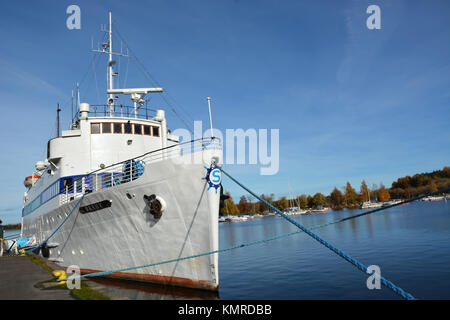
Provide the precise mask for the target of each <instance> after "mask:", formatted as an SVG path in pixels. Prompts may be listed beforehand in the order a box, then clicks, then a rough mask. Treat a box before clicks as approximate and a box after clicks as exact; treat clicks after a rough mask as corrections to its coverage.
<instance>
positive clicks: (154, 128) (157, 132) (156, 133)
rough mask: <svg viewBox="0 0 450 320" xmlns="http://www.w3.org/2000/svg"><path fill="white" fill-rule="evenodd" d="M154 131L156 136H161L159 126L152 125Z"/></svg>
mask: <svg viewBox="0 0 450 320" xmlns="http://www.w3.org/2000/svg"><path fill="white" fill-rule="evenodd" d="M152 133H153V136H154V137H159V127H152Z"/></svg>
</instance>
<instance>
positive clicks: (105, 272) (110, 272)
mask: <svg viewBox="0 0 450 320" xmlns="http://www.w3.org/2000/svg"><path fill="white" fill-rule="evenodd" d="M221 170H222V172H224V171H223V169H222V168H221ZM224 173H225V174H226V175H227V176H228V177H230V178H231V179H232V180H233V181H234V182H237V181H236V180H235V179H234V178H232V177H231V176H230V175H229V174H228V173H226V172H224ZM238 184H239V183H238ZM239 185H241V184H239ZM241 187H243V188H244V189H245V190H247V191H248V192H250V193H252V194H253V195H254V196H255V197H256V198H258V199H260V200H261V201H263V202H265V203H266V204H267V205H268V206H269V207H271V208H273V209H274V210H275V211H277V212H278V213H279V210H278V209H276V208H274V207H273V206H272V205H270V204H269V203H268V202H267V201H264V200H263V199H261V198H260V197H258V196H257V195H255V194H254V193H253V192H251V191H250V190H248V189H247V188H245V187H244V186H242V185H241ZM448 191H450V188H447V189H442V190H438V191H436V192H431V193H428V194H425V195H422V196H418V197H414V198H411V199H408V200H405V201H402V202H399V203H397V204H393V205H389V206H384V207H382V208H377V209H374V210H368V211H366V212H363V213H361V214H356V215H353V216H350V217H346V218H342V219H338V220H334V221H331V222H329V223H325V224H321V225H315V226H312V227H310V228H309V230H314V229H319V228H323V227H326V226H329V225H332V224H336V223H340V222H343V221H346V220H350V219H355V218H358V217H361V216H364V215H368V214H371V213H374V212H378V211H382V210H385V209H389V208H392V207H395V206H399V205H402V204H404V203H408V202H412V201H416V200H419V199H422V198H425V197H428V196H432V195H435V194H439V193H444V192H448ZM282 215H284V214H282ZM294 222H295V221H294ZM305 229H306V228H305ZM303 232H305V231H304V230H302V229H300V230H299V231H295V232H290V233H285V234H281V235H277V236H273V237H270V238H266V239H262V240H256V241H251V242H247V243H243V244H239V245H235V246H231V247H228V248H224V249H218V250H214V251H208V252H203V253H199V254H196V255H191V256H186V257H181V258H175V259H170V260H164V261H159V262H155V263H149V264H145V265H140V266H134V267H128V268H122V269H116V270H109V271H102V272H95V273H88V274H84V275H80V276H79V278H86V277H99V276H106V275H110V274H113V273H117V272H124V271H130V270H137V269H143V268H148V267H153V266H157V265H162V264H167V263H172V262H177V261H182V260H188V259H194V258H198V257H202V256H207V255H211V254H217V253H222V252H226V251H231V250H234V249H239V248H244V247H248V246H253V245H257V244H261V243H265V242H269V241H273V240H277V239H281V238H284V237H288V236H292V235H295V234H299V233H303ZM316 240H317V239H316ZM337 250H338V249H337ZM341 252H342V251H341ZM342 253H343V252H342ZM344 254H345V253H344ZM347 257H348V256H347ZM348 258H350V257H348ZM350 259H351V258H350ZM346 260H347V259H346ZM347 261H349V260H347ZM353 261H356V260H353ZM349 262H351V261H349ZM356 262H357V261H356ZM357 263H359V262H357ZM359 267H362V268H359V269H360V270H361V271H363V272H365V273H367V268H366V267H365V266H364V265H362V264H359ZM364 268H365V270H364ZM372 275H373V274H372ZM74 278H76V277H75V276H71V277H68V278H66V279H60V280H57V281H64V280H70V279H74ZM380 281H381V282H382V283H383V284H384V285H385V286H386V287H388V288H389V289H391V290H393V291H394V292H395V293H397V294H399V295H401V296H402V297H403V298H405V299H415V298H414V297H413V296H412V295H411V294H409V293H407V292H405V291H404V290H402V289H401V288H399V287H397V286H395V285H394V284H393V283H392V282H390V281H388V280H386V279H384V278H382V277H381V276H380Z"/></svg>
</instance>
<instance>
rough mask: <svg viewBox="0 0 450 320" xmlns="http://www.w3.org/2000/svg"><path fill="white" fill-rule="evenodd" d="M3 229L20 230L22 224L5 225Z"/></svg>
mask: <svg viewBox="0 0 450 320" xmlns="http://www.w3.org/2000/svg"><path fill="white" fill-rule="evenodd" d="M2 227H3V230H20V229H22V224H20V223H16V224H5V225H4V226H2Z"/></svg>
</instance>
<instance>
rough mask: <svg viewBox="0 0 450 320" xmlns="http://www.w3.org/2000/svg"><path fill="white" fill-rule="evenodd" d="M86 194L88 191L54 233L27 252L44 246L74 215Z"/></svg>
mask: <svg viewBox="0 0 450 320" xmlns="http://www.w3.org/2000/svg"><path fill="white" fill-rule="evenodd" d="M85 195H86V193H84V194H83V195H82V196H81V198H80V200H78V202H77V203H76V204H75V205H74V206H73V208H72V210H71V211H70V213H69V214H68V215H67V217H66V218H65V219H64V220H63V221H62V222H61V223H60V224H59V226H57V227H56V228H55V230H53V232H52V233H51V234H50V235H49V236H48V237H47V238H46V239H45V240H44V241H42V242H41V243H40V244H39V246H37V247H35V248H31V249H28V250H27V251H25V253H28V252H30V251H34V250H37V249H39V248H40V247H42V246H43V245H45V244H46V243H47V242H48V240H50V238H51V237H53V236H54V235H55V233H56V232H58V230H59V229H60V228H61V227H62V226H63V225H64V224H65V223H66V221H67V220H68V219H69V218H70V216H71V215H72V213H74V212H75V208H76V207H78V205H79V204H81V201H82V200H83V198H84V196H85Z"/></svg>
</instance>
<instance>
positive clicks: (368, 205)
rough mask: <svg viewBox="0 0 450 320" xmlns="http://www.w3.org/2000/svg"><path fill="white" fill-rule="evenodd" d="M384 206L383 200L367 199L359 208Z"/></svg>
mask: <svg viewBox="0 0 450 320" xmlns="http://www.w3.org/2000/svg"><path fill="white" fill-rule="evenodd" d="M382 206H383V202H371V201H366V202H363V203H362V204H361V205H360V206H359V208H360V209H373V208H380V207H382Z"/></svg>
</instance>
